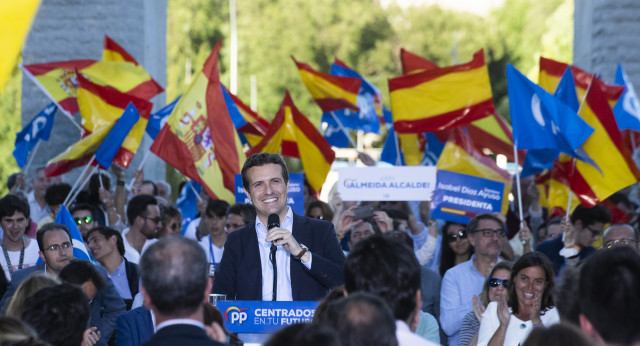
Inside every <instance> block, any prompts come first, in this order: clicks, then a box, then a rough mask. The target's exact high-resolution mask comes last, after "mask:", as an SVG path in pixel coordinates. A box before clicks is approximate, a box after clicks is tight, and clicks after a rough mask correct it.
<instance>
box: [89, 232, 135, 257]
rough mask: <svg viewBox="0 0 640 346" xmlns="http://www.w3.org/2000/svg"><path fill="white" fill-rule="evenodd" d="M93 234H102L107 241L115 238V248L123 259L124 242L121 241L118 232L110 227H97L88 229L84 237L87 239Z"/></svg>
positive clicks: (120, 235)
mask: <svg viewBox="0 0 640 346" xmlns="http://www.w3.org/2000/svg"><path fill="white" fill-rule="evenodd" d="M94 232H98V233H100V234H102V235H103V236H104V238H105V239H107V240H108V239H109V238H111V237H116V248H117V249H118V253H119V254H120V256H123V257H124V253H125V250H124V240H123V239H122V234H120V232H118V231H116V230H115V229H113V228H110V227H106V226H98V227H94V228H92V229H90V230H89V231H88V232H87V234H86V235H85V237H84V238H85V239H89V236H90V235H91V234H93V233H94Z"/></svg>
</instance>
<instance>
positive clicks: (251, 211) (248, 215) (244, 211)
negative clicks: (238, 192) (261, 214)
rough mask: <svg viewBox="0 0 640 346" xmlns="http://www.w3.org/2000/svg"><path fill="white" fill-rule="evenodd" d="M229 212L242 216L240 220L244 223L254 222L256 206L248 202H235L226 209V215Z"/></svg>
mask: <svg viewBox="0 0 640 346" xmlns="http://www.w3.org/2000/svg"><path fill="white" fill-rule="evenodd" d="M229 214H236V215H240V216H242V221H244V224H245V225H248V224H251V223H254V222H255V221H256V207H254V206H253V204H250V203H236V204H232V205H231V206H229V209H227V216H229Z"/></svg>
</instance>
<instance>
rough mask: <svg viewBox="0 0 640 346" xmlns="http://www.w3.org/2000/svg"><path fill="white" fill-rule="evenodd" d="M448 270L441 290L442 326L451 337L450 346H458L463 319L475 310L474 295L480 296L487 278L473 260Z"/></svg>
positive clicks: (472, 257)
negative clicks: (474, 264)
mask: <svg viewBox="0 0 640 346" xmlns="http://www.w3.org/2000/svg"><path fill="white" fill-rule="evenodd" d="M475 257H476V256H475V255H473V256H471V259H470V260H468V261H466V262H462V263H460V264H458V265H457V266H455V267H453V268H451V269H449V270H447V272H446V273H445V274H444V278H443V279H442V287H441V288H440V325H441V326H442V330H444V332H445V333H446V334H447V335H448V336H449V345H450V346H451V345H457V344H458V336H459V334H460V327H461V326H462V319H463V318H464V315H466V314H467V313H468V312H469V311H472V310H473V300H472V299H473V295H479V294H480V292H481V291H482V285H484V280H485V277H484V275H482V274H480V272H478V270H477V269H476V267H474V266H473V259H474V258H475Z"/></svg>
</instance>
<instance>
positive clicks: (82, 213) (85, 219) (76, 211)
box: [69, 203, 98, 241]
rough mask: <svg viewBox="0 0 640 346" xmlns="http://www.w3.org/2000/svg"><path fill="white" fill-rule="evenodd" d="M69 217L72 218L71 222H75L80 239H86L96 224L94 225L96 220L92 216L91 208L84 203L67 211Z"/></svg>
mask: <svg viewBox="0 0 640 346" xmlns="http://www.w3.org/2000/svg"><path fill="white" fill-rule="evenodd" d="M69 212H70V213H71V216H73V221H75V223H76V226H77V227H78V230H79V231H80V234H81V235H82V239H85V241H86V239H87V232H89V231H90V230H92V229H93V228H94V227H96V226H97V225H98V224H97V223H96V218H95V217H94V215H93V207H92V206H91V205H89V204H86V203H81V204H76V205H74V206H73V207H72V208H71V210H69Z"/></svg>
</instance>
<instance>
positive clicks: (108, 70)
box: [21, 60, 164, 116]
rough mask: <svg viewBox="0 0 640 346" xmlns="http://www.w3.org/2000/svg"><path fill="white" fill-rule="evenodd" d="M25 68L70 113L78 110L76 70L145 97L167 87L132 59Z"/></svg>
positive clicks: (74, 61) (107, 84) (69, 114)
mask: <svg viewBox="0 0 640 346" xmlns="http://www.w3.org/2000/svg"><path fill="white" fill-rule="evenodd" d="M21 68H22V70H23V71H24V72H25V74H26V75H27V76H29V77H30V78H31V79H32V80H33V81H34V82H35V83H36V84H37V85H38V86H39V87H40V88H41V89H42V90H43V91H44V92H45V93H46V94H47V96H49V98H51V100H52V101H54V102H55V103H56V104H58V105H59V106H60V109H61V110H62V111H63V112H64V113H65V114H66V115H67V116H73V115H74V114H75V113H77V112H78V102H77V101H76V95H77V87H78V81H77V76H76V71H79V72H80V73H81V74H82V75H83V76H85V77H86V78H87V79H89V80H91V82H93V83H95V84H98V85H102V86H110V87H113V88H115V89H116V90H118V91H120V92H123V93H125V94H128V95H131V96H134V97H137V98H141V99H145V100H149V99H150V98H152V97H153V96H155V95H157V94H159V93H161V92H162V91H164V89H163V88H162V87H161V86H160V85H159V84H158V83H156V81H155V80H153V79H152V78H151V76H149V74H148V73H147V71H145V70H144V68H142V66H140V65H134V64H133V63H130V62H121V61H95V60H71V61H62V62H53V63H45V64H33V65H23V66H21Z"/></svg>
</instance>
